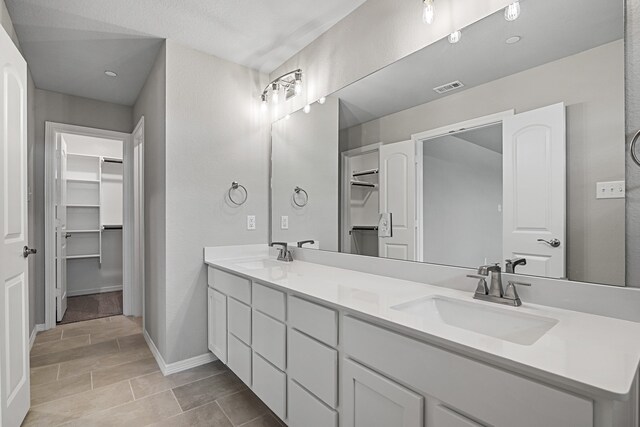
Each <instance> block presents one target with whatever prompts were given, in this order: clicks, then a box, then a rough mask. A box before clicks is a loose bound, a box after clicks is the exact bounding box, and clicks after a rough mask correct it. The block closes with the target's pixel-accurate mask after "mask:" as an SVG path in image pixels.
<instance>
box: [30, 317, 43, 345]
mask: <svg viewBox="0 0 640 427" xmlns="http://www.w3.org/2000/svg"><path fill="white" fill-rule="evenodd" d="M44 330H45V327H44V323H40V324H38V325H35V326H34V327H33V331H31V336H30V337H29V350H31V349H32V348H33V343H34V342H35V341H36V335H38V332H42V331H44Z"/></svg>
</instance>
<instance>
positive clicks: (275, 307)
mask: <svg viewBox="0 0 640 427" xmlns="http://www.w3.org/2000/svg"><path fill="white" fill-rule="evenodd" d="M285 298H286V296H285V294H284V292H280V291H276V290H275V289H272V288H269V287H267V286H264V285H261V284H259V283H255V282H254V283H253V308H255V309H256V310H258V311H261V312H263V313H265V314H268V315H269V316H271V317H273V318H276V319H278V320H280V321H281V322H284V321H285V312H286V304H285Z"/></svg>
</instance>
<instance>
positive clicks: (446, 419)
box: [427, 405, 482, 427]
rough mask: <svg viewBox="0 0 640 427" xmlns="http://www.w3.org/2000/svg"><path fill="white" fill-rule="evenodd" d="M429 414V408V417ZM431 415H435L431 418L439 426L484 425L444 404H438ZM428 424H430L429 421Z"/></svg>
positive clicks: (468, 426)
mask: <svg viewBox="0 0 640 427" xmlns="http://www.w3.org/2000/svg"><path fill="white" fill-rule="evenodd" d="M429 415H430V414H429V411H428V410H427V417H428V416H429ZM431 415H433V418H432V420H430V421H431V423H432V424H431V425H434V426H437V427H482V426H481V425H480V424H478V423H476V422H474V421H472V420H470V419H469V418H467V417H465V416H463V415H460V414H458V413H456V412H454V411H452V410H450V409H449V408H447V407H445V406H442V405H436V407H435V408H434V409H433V413H432V414H431ZM427 424H428V425H429V421H428V422H427Z"/></svg>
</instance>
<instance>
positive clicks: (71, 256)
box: [67, 254, 100, 259]
mask: <svg viewBox="0 0 640 427" xmlns="http://www.w3.org/2000/svg"><path fill="white" fill-rule="evenodd" d="M86 258H100V254H87V255H67V259H86Z"/></svg>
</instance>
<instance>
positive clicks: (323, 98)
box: [318, 96, 327, 105]
mask: <svg viewBox="0 0 640 427" xmlns="http://www.w3.org/2000/svg"><path fill="white" fill-rule="evenodd" d="M325 102H327V98H326V97H324V96H323V97H322V98H320V99H318V104H320V105H322V104H324V103H325Z"/></svg>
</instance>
